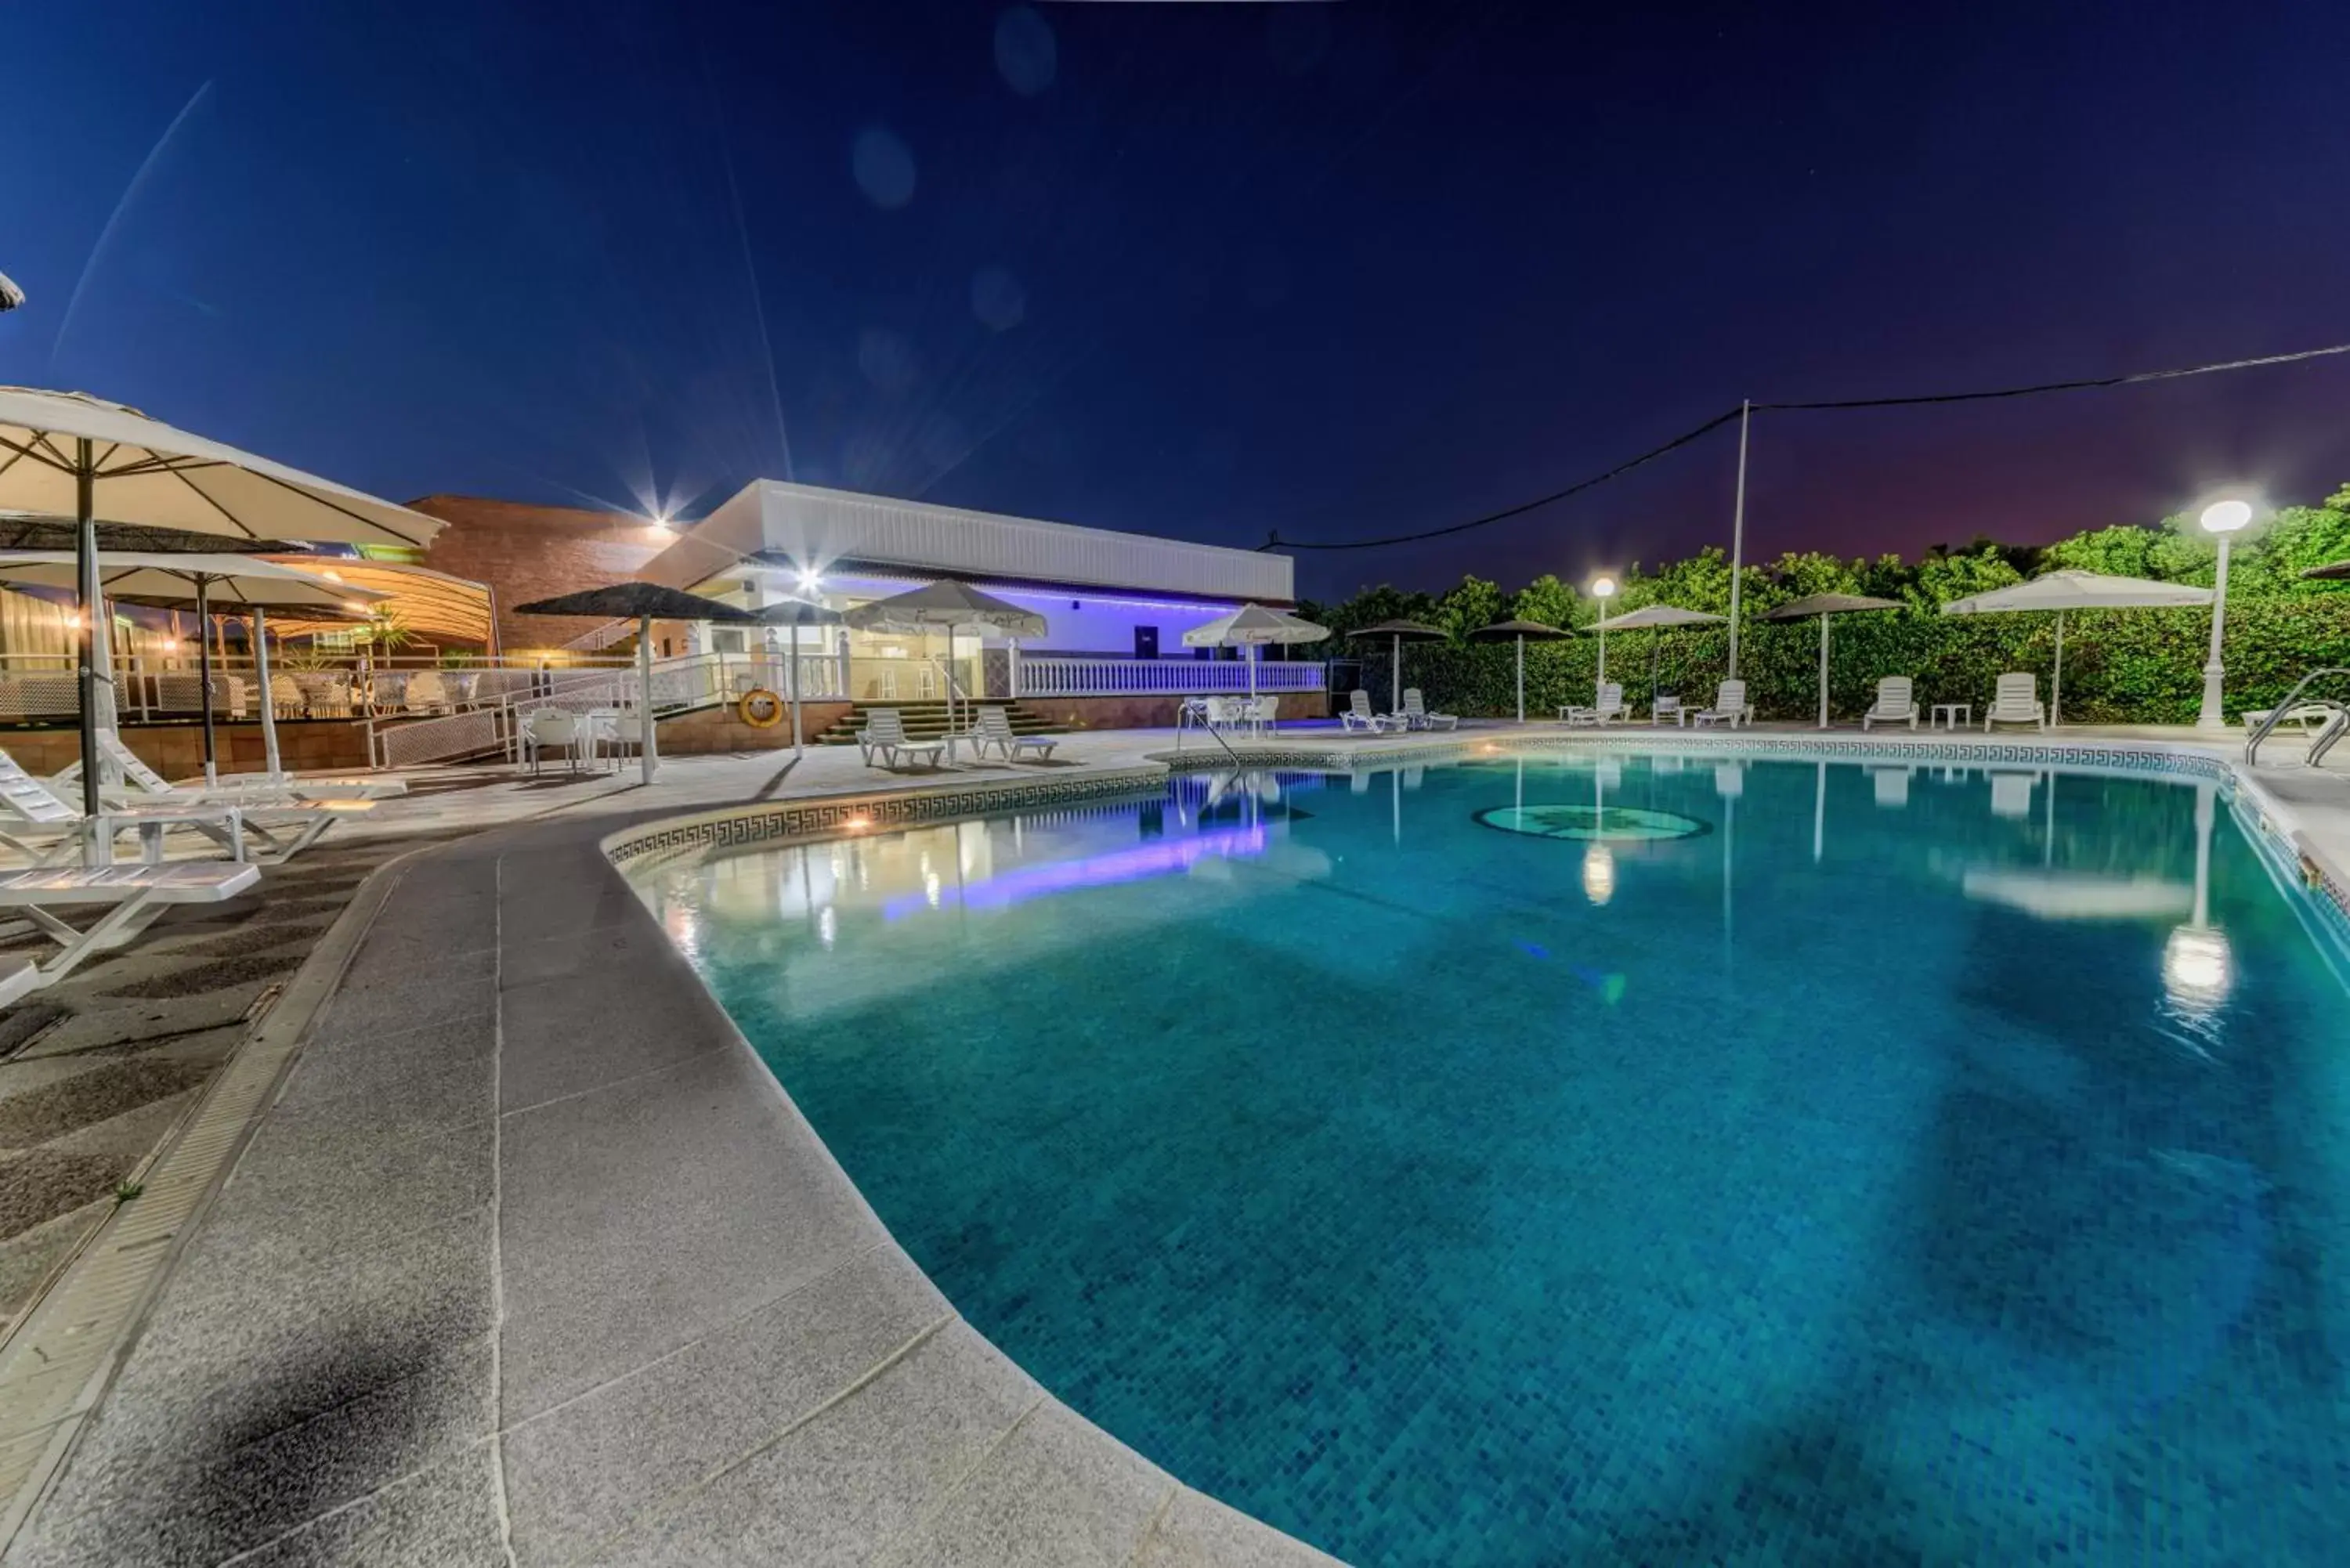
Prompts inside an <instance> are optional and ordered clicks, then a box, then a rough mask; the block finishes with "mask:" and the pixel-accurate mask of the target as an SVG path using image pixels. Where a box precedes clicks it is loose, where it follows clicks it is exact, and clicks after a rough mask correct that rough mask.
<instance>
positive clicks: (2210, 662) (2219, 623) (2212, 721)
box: [2195, 500, 2252, 730]
mask: <svg viewBox="0 0 2350 1568" xmlns="http://www.w3.org/2000/svg"><path fill="white" fill-rule="evenodd" d="M2251 520H2252V509H2251V506H2250V505H2249V504H2246V503H2244V502H2241V501H2234V500H2229V501H2214V502H2213V503H2211V504H2210V505H2209V506H2206V507H2205V508H2203V517H2202V523H2203V531H2204V532H2205V533H2206V534H2210V535H2213V536H2215V537H2216V538H2218V540H2219V541H2220V571H2219V575H2218V576H2217V577H2215V578H2214V579H2213V582H2212V588H2211V657H2210V659H2206V660H2204V663H2203V707H2202V711H2199V712H2198V713H2197V714H2196V715H2195V727H2196V728H2197V729H2199V730H2223V729H2225V728H2227V720H2226V719H2224V718H2222V717H2221V716H2220V682H2221V681H2222V680H2224V679H2225V672H2224V671H2222V670H2220V633H2221V631H2222V629H2223V628H2225V627H2226V626H2227V624H2228V535H2230V534H2233V533H2235V532H2236V531H2237V530H2238V529H2240V528H2241V527H2243V525H2244V524H2247V523H2250V522H2251Z"/></svg>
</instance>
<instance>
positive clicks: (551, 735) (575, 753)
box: [522, 708, 582, 776]
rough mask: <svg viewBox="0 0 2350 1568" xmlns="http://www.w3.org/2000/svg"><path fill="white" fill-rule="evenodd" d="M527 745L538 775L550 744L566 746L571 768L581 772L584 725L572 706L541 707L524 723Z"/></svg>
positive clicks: (525, 744)
mask: <svg viewBox="0 0 2350 1568" xmlns="http://www.w3.org/2000/svg"><path fill="white" fill-rule="evenodd" d="M522 739H523V748H524V750H525V751H527V752H528V753H530V771H531V774H532V775H533V776H536V774H537V773H538V770H539V764H540V763H541V762H542V761H543V760H544V758H545V757H546V748H547V747H549V746H561V747H562V748H563V749H564V753H565V759H564V760H565V762H566V763H567V768H568V771H570V772H572V773H577V772H578V771H579V751H580V747H581V744H582V726H581V724H580V722H579V715H578V714H577V713H574V712H573V711H570V710H569V709H568V708H541V709H538V710H536V711H534V712H533V713H532V714H531V715H530V717H529V718H528V719H526V720H525V721H524V722H523V732H522Z"/></svg>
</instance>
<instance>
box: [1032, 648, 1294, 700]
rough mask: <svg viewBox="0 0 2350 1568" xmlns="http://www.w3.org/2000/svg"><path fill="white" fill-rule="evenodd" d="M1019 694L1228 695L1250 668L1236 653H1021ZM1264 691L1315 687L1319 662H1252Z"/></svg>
mask: <svg viewBox="0 0 2350 1568" xmlns="http://www.w3.org/2000/svg"><path fill="white" fill-rule="evenodd" d="M1017 663H1018V670H1019V674H1018V691H1017V693H1016V694H1017V695H1018V696H1021V697H1232V696H1240V695H1243V694H1245V693H1246V692H1247V691H1249V669H1248V666H1247V664H1246V663H1244V662H1243V661H1242V660H1240V659H1068V658H1061V657H1057V656H1051V655H1047V656H1044V657H1032V656H1031V655H1028V654H1022V655H1021V656H1020V658H1019V659H1018V661H1017ZM1255 689H1256V690H1257V691H1263V692H1282V691H1321V690H1322V689H1323V684H1322V666H1321V664H1320V662H1319V661H1318V660H1317V661H1314V662H1310V663H1309V662H1307V661H1305V660H1303V659H1272V660H1268V661H1265V662H1263V663H1260V664H1258V665H1257V667H1256V688H1255Z"/></svg>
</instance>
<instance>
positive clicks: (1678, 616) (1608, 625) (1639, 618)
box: [1583, 605, 1728, 711]
mask: <svg viewBox="0 0 2350 1568" xmlns="http://www.w3.org/2000/svg"><path fill="white" fill-rule="evenodd" d="M1727 619H1728V617H1727V616H1718V615H1709V614H1707V613H1706V612H1705V611H1703V610H1693V609H1683V608H1681V607H1680V606H1679V605H1642V606H1641V607H1639V608H1638V609H1636V610H1626V611H1625V612H1624V613H1623V614H1622V615H1619V616H1617V618H1615V619H1613V620H1596V621H1593V622H1592V623H1591V624H1590V625H1589V626H1587V627H1585V628H1583V629H1584V630H1586V631H1596V632H1597V633H1598V634H1599V667H1600V669H1601V670H1603V671H1604V670H1606V669H1607V634H1608V633H1609V632H1611V631H1662V630H1665V629H1667V628H1670V627H1677V626H1719V625H1720V624H1721V622H1723V621H1724V620H1727ZM1656 705H1657V645H1656V643H1655V642H1654V641H1653V640H1651V641H1650V642H1649V644H1648V706H1649V708H1650V709H1651V710H1652V711H1653V710H1654V709H1655V707H1656Z"/></svg>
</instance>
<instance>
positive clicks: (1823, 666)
mask: <svg viewBox="0 0 2350 1568" xmlns="http://www.w3.org/2000/svg"><path fill="white" fill-rule="evenodd" d="M1827 727H1828V618H1827V617H1825V616H1822V617H1820V728H1821V729H1823V730H1825V729H1826V728H1827Z"/></svg>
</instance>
